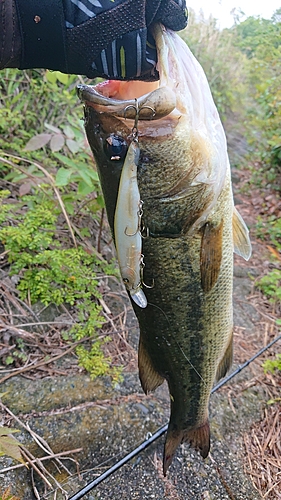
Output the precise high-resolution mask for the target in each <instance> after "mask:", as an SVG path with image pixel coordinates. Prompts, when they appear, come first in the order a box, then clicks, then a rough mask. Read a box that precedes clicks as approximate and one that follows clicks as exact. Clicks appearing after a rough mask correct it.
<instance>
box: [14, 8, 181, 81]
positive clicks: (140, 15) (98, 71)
mask: <svg viewBox="0 0 281 500" xmlns="http://www.w3.org/2000/svg"><path fill="white" fill-rule="evenodd" d="M9 1H11V0H4V3H5V2H9ZM15 1H16V6H17V13H18V20H19V26H20V32H21V39H22V44H21V64H20V69H26V68H48V69H53V70H59V71H62V72H64V73H75V74H86V75H87V76H88V77H89V78H94V77H96V76H102V77H105V78H113V79H117V80H119V79H124V80H129V79H144V80H151V79H157V78H158V75H157V72H156V71H155V65H156V49H155V47H154V45H155V44H154V40H153V38H152V37H151V36H150V35H149V33H148V30H147V28H148V27H149V26H150V25H151V24H152V23H153V22H157V21H159V22H162V23H163V24H164V25H165V26H166V27H168V28H171V29H172V30H180V29H183V28H184V27H185V26H186V24H187V12H186V8H185V0H115V1H112V0H15Z"/></svg>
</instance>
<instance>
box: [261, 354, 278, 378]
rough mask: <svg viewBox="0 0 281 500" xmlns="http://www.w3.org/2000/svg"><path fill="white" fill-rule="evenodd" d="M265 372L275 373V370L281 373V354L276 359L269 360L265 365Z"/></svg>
mask: <svg viewBox="0 0 281 500" xmlns="http://www.w3.org/2000/svg"><path fill="white" fill-rule="evenodd" d="M263 369H264V372H265V373H267V372H270V373H274V372H275V370H279V371H280V372H281V354H277V356H276V358H275V359H267V360H266V361H265V362H264V363H263Z"/></svg>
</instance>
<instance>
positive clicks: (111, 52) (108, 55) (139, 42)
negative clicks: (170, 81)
mask: <svg viewBox="0 0 281 500" xmlns="http://www.w3.org/2000/svg"><path fill="white" fill-rule="evenodd" d="M156 61H157V51H156V47H155V42H154V39H153V37H152V36H151V35H150V34H149V33H147V29H146V28H143V29H140V30H135V31H132V32H130V33H127V34H126V35H124V36H122V37H119V38H117V39H116V40H114V41H113V42H112V43H111V44H110V45H108V46H107V48H106V49H104V50H102V51H101V53H100V54H99V56H98V57H97V58H96V59H95V61H94V62H93V63H92V70H93V71H92V72H90V73H89V74H88V75H87V76H88V77H89V78H93V77H94V76H96V75H99V76H103V78H109V79H114V80H132V79H133V80H140V79H141V80H145V81H151V80H157V79H158V78H159V74H158V72H157V71H156Z"/></svg>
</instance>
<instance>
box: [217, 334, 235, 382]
mask: <svg viewBox="0 0 281 500" xmlns="http://www.w3.org/2000/svg"><path fill="white" fill-rule="evenodd" d="M232 361H233V331H232V333H231V336H230V339H229V342H228V344H227V347H226V350H225V352H224V355H223V357H222V359H221V361H220V363H219V366H218V367H217V372H216V381H217V382H218V381H219V380H220V379H221V378H223V377H225V375H226V374H227V372H228V370H229V369H230V367H231V365H232Z"/></svg>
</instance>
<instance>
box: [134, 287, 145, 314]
mask: <svg viewBox="0 0 281 500" xmlns="http://www.w3.org/2000/svg"><path fill="white" fill-rule="evenodd" d="M130 297H131V299H132V300H133V301H134V302H135V304H137V306H139V307H141V308H142V309H145V308H146V306H147V298H146V296H145V294H144V292H143V290H142V289H141V286H140V285H139V286H138V288H137V289H136V290H132V291H130Z"/></svg>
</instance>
